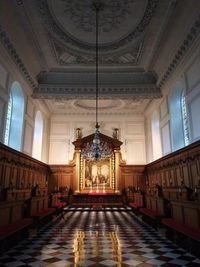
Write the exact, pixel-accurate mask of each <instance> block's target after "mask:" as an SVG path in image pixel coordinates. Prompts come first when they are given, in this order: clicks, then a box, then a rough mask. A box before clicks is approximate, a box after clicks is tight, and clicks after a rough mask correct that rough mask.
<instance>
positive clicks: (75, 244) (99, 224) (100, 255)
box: [0, 210, 200, 267]
mask: <svg viewBox="0 0 200 267" xmlns="http://www.w3.org/2000/svg"><path fill="white" fill-rule="evenodd" d="M0 266H1V267H4V266H5V267H7V266H9V267H15V266H21V267H22V266H35V267H38V266H47V267H67V266H70V267H79V266H84V267H98V266H99V267H130V266H138V267H151V266H163V267H176V266H177V267H180V266H181V267H182V266H185V267H186V266H190V267H195V266H200V259H198V258H195V257H194V256H192V255H191V254H190V253H188V252H186V251H184V250H183V249H181V248H178V247H177V246H176V245H174V244H173V243H171V242H170V241H168V240H167V239H165V237H163V236H162V235H160V234H158V233H157V232H156V231H155V230H154V229H152V228H151V227H149V226H147V225H145V224H142V223H140V222H139V221H138V220H136V218H135V217H134V215H133V214H132V212H127V211H87V210H86V211H83V210H82V211H68V212H66V213H65V215H64V218H61V219H60V221H58V222H57V223H56V224H54V225H52V226H50V227H48V228H43V229H42V230H41V231H40V232H39V233H38V234H37V235H35V236H32V237H31V238H29V239H27V240H25V241H23V242H21V243H20V244H19V245H17V246H16V247H14V248H12V249H10V250H9V251H6V252H5V253H4V254H3V255H1V256H0Z"/></svg>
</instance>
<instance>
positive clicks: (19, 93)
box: [4, 81, 25, 151]
mask: <svg viewBox="0 0 200 267" xmlns="http://www.w3.org/2000/svg"><path fill="white" fill-rule="evenodd" d="M24 102H25V101H24V94H23V90H22V88H21V85H20V84H19V83H18V82H16V81H15V82H13V83H12V86H11V90H10V97H9V101H8V110H7V119H6V129H5V136H4V143H5V144H6V145H8V146H10V147H12V148H14V149H16V150H19V151H20V150H21V143H22V138H23V121H24Z"/></svg>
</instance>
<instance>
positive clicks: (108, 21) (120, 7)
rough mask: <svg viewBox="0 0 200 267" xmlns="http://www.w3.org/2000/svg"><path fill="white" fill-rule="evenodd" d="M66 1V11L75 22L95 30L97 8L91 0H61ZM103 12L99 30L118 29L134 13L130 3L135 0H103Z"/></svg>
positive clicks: (92, 30)
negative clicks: (93, 6) (95, 8)
mask: <svg viewBox="0 0 200 267" xmlns="http://www.w3.org/2000/svg"><path fill="white" fill-rule="evenodd" d="M60 1H62V2H65V9H64V12H65V14H66V15H67V16H70V19H71V20H72V21H73V22H74V24H75V25H76V26H77V27H78V28H80V29H82V30H83V31H85V32H94V31H95V24H94V21H95V10H94V9H93V8H92V5H91V0H84V1H83V0H73V1H71V0H60ZM98 2H99V3H100V4H102V8H101V13H100V14H99V32H110V31H112V30H113V29H118V26H120V25H121V24H122V23H123V22H124V21H125V20H126V18H127V15H128V16H130V15H131V14H132V12H131V8H130V4H132V3H134V2H135V0H115V1H113V0H101V1H98Z"/></svg>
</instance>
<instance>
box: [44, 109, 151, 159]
mask: <svg viewBox="0 0 200 267" xmlns="http://www.w3.org/2000/svg"><path fill="white" fill-rule="evenodd" d="M99 117H100V122H99V123H100V132H101V133H103V134H105V135H108V136H111V137H112V134H113V129H114V128H118V129H119V140H120V141H122V142H123V145H122V146H121V153H122V159H123V160H126V162H127V164H145V163H146V151H145V134H144V117H143V115H135V116H123V115H116V116H115V115H109V114H106V115H105V114H99ZM94 126H95V123H94V115H88V114H87V115H84V114H82V115H81V114H80V115H59V114H56V115H52V117H51V126H50V151H49V163H50V164H58V163H63V164H67V163H68V162H69V161H70V160H72V159H73V154H74V146H73V144H72V142H73V141H75V131H76V128H81V130H82V134H83V137H84V136H87V135H89V134H92V133H94ZM58 154H59V155H58Z"/></svg>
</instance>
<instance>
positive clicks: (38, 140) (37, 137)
mask: <svg viewBox="0 0 200 267" xmlns="http://www.w3.org/2000/svg"><path fill="white" fill-rule="evenodd" d="M42 135H43V118H42V114H41V112H40V111H37V112H36V116H35V127H34V137H33V152H32V156H33V157H34V158H36V159H38V160H41V153H42Z"/></svg>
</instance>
